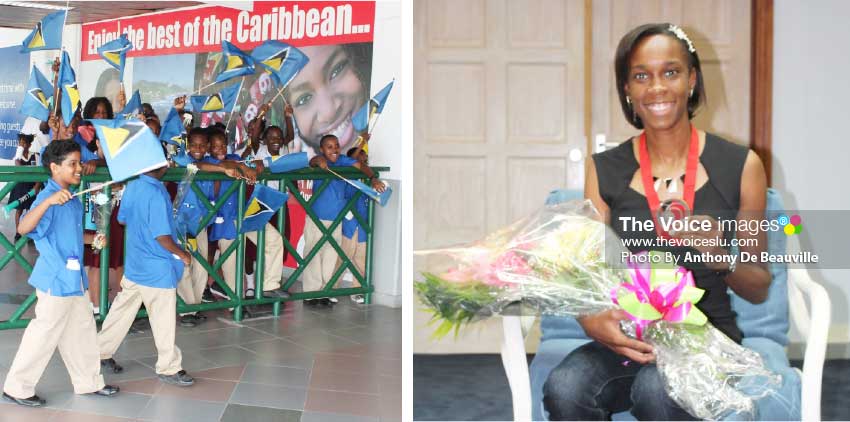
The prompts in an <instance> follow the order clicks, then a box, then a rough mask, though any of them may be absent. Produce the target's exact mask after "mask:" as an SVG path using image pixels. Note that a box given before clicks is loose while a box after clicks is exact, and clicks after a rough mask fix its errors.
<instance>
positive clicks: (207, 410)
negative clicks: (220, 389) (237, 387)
mask: <svg viewBox="0 0 850 422" xmlns="http://www.w3.org/2000/svg"><path fill="white" fill-rule="evenodd" d="M225 406H226V404H225V403H213V402H208V401H201V400H191V399H187V398H185V397H168V396H156V397H154V398H153V399H151V401H150V403H148V405H147V407H145V409H144V410H143V411H142V413H141V414H140V415H139V418H141V419H152V420H155V421H157V422H168V421H174V422H210V421H217V420H219V418H221V415H222V413H224V408H225Z"/></svg>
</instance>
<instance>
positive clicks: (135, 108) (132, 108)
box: [121, 89, 142, 119]
mask: <svg viewBox="0 0 850 422" xmlns="http://www.w3.org/2000/svg"><path fill="white" fill-rule="evenodd" d="M139 114H142V97H141V95H139V90H138V89H137V90H136V92H134V93H133V96H132V97H130V101H129V102H127V105H125V106H124V110H121V117H123V118H125V119H130V118H134V117H136V116H137V115H139Z"/></svg>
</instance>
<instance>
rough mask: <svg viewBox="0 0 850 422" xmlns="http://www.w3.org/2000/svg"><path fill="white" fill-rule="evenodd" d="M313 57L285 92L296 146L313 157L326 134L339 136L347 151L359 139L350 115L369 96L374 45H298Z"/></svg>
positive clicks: (340, 142)
mask: <svg viewBox="0 0 850 422" xmlns="http://www.w3.org/2000/svg"><path fill="white" fill-rule="evenodd" d="M299 49H300V50H301V51H302V52H304V54H305V55H307V57H308V58H309V59H310V61H309V62H308V63H307V65H306V66H304V68H303V69H301V71H300V72H298V74H297V75H296V76H295V77H294V78H293V79H292V81H291V82H290V83H289V86H288V87H287V88H286V90H285V91H284V97H285V99H286V102H287V103H288V104H290V105H291V106H292V109H293V117H294V118H295V126H296V145H298V144H304V145H306V146H307V148H304V147H303V146H302V149H301V150H302V151H305V150H306V151H307V152H308V153H309V154H310V155H311V156H312V155H314V153H315V151H318V149H319V140H320V139H321V138H322V136H324V135H328V134H330V135H335V136H336V137H337V138H338V139H339V147H340V151H343V152H345V151H347V150H348V149H349V148H351V147H352V146H353V142H354V140H355V139H357V134H356V133H355V132H354V125H352V123H351V117H352V115H354V113H355V112H356V111H357V109H358V108H360V107H361V106H362V105H363V104H365V103H366V101H367V100H368V99H369V81H370V79H371V75H372V44H371V43H357V44H341V45H317V46H306V47H299Z"/></svg>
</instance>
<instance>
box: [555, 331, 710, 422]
mask: <svg viewBox="0 0 850 422" xmlns="http://www.w3.org/2000/svg"><path fill="white" fill-rule="evenodd" d="M626 360H628V359H627V358H625V357H624V356H621V355H619V354H617V353H615V352H614V351H613V350H611V349H609V348H608V347H606V346H605V345H603V344H601V343H598V342H596V341H592V342H590V343H587V344H585V345H583V346H581V347H579V348H578V349H575V350H573V352H572V353H570V354H569V355H567V357H566V358H564V360H563V362H561V363H560V364H559V365H558V366H557V367H556V368H555V369H554V370H552V373H551V374H550V375H549V378H548V379H546V384H544V385H543V406H544V408H545V409H546V411H547V412H549V420H553V421H554V420H609V419H611V415H612V414H614V413H618V412H623V411H626V410H631V413H632V414H633V415H634V416H635V417H636V418H638V419H639V420H694V419H695V418H694V417H693V416H691V415H690V414H688V412H685V411H684V410H682V408H680V407H679V405H677V404H676V402H674V401H673V399H671V398H670V397H669V396H668V395H667V393H666V392H665V391H664V383H663V382H662V380H661V375H660V374H659V373H658V368H657V367H656V366H655V364H648V365H641V364H638V363H635V362H629V364H628V365H623V362H624V361H626Z"/></svg>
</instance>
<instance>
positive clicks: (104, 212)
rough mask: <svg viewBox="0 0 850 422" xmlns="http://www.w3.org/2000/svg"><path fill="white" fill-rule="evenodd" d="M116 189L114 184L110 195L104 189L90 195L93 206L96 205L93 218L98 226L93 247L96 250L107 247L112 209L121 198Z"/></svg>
mask: <svg viewBox="0 0 850 422" xmlns="http://www.w3.org/2000/svg"><path fill="white" fill-rule="evenodd" d="M114 189H115V186H113V191H112V193H111V194H110V195H107V194H106V193H104V192H103V191H99V192H97V193H93V194H92V195H90V196H89V200H90V201H91V203H92V206H94V214H93V219H94V225H95V227H96V234H95V236H94V240H93V241H92V244H91V247H92V249H94V250H96V251H99V250H101V249H103V248H104V247H106V230H107V228H108V227H109V222H110V219H111V218H112V210H113V209H114V208H115V205H116V204H118V202H119V201H120V200H121V197H120V195H119V192H117V191H115V190H114Z"/></svg>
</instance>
